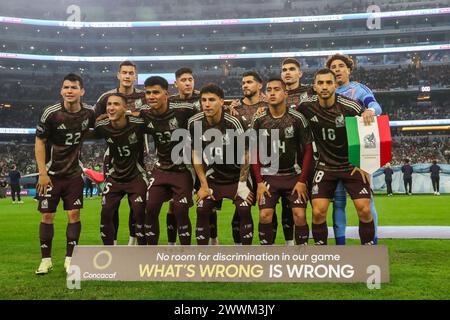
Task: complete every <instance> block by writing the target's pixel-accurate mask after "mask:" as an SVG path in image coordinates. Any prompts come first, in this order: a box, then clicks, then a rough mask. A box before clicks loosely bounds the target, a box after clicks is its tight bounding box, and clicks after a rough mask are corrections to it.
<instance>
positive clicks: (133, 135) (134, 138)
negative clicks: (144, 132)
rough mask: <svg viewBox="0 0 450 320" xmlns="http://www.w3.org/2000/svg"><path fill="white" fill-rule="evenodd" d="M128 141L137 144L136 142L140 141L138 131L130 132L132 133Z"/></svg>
mask: <svg viewBox="0 0 450 320" xmlns="http://www.w3.org/2000/svg"><path fill="white" fill-rule="evenodd" d="M128 142H129V143H130V144H135V143H137V142H138V138H137V136H136V132H133V133H132V134H130V135H129V136H128Z"/></svg>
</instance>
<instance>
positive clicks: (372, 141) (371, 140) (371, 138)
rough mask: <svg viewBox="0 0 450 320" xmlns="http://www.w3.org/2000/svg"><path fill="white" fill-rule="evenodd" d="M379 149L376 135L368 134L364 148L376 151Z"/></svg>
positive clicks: (365, 137)
mask: <svg viewBox="0 0 450 320" xmlns="http://www.w3.org/2000/svg"><path fill="white" fill-rule="evenodd" d="M376 147H377V141H376V138H375V133H373V132H372V133H371V134H367V135H365V136H364V148H366V149H375V148H376Z"/></svg>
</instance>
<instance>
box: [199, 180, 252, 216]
mask: <svg viewBox="0 0 450 320" xmlns="http://www.w3.org/2000/svg"><path fill="white" fill-rule="evenodd" d="M208 186H209V188H210V189H211V190H212V195H213V197H214V199H215V200H212V199H211V198H210V197H208V198H206V199H205V201H206V202H210V201H213V202H214V205H213V206H212V207H213V208H215V209H217V210H220V209H221V207H222V200H223V199H230V200H232V201H233V202H234V204H235V205H236V206H245V207H248V204H247V203H246V201H245V200H244V199H241V198H240V197H236V193H237V189H238V182H236V183H227V184H220V183H215V182H212V181H208ZM235 198H236V199H235ZM244 202H245V203H244ZM203 206H204V204H203V203H199V204H198V207H203ZM205 206H206V204H205ZM208 206H209V204H208Z"/></svg>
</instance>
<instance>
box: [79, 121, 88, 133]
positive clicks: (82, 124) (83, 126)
mask: <svg viewBox="0 0 450 320" xmlns="http://www.w3.org/2000/svg"><path fill="white" fill-rule="evenodd" d="M88 128H89V119H86V120H84V121H83V122H82V123H81V131H84V130H87V129H88Z"/></svg>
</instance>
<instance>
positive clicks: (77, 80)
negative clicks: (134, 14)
mask: <svg viewBox="0 0 450 320" xmlns="http://www.w3.org/2000/svg"><path fill="white" fill-rule="evenodd" d="M83 95H84V88H83V80H82V79H81V77H79V76H78V75H75V74H72V73H71V74H68V75H67V76H65V77H64V80H63V82H62V86H61V96H62V99H63V101H62V102H60V103H57V104H55V105H52V106H48V107H46V108H45V109H44V110H43V112H42V114H41V116H40V118H39V122H38V125H37V128H36V142H35V155H36V162H37V166H38V170H39V180H38V183H37V186H36V189H37V190H36V191H37V193H38V196H39V198H38V200H39V205H38V209H39V211H40V212H41V213H42V218H41V223H40V227H39V238H40V242H41V254H42V261H41V263H40V265H39V267H38V269H37V270H36V274H38V275H43V274H47V273H48V272H49V271H50V270H52V268H53V264H52V260H51V250H52V240H53V234H54V227H53V221H54V219H55V213H56V209H57V207H58V203H59V201H60V199H62V200H63V202H64V210H66V211H67V217H68V219H69V223H68V225H67V231H66V237H67V249H66V258H65V261H64V268H65V269H66V270H68V268H69V266H70V260H71V257H72V253H73V248H74V246H75V245H76V244H78V240H79V238H80V232H81V222H80V209H81V208H82V207H83V187H84V182H83V178H82V169H81V167H80V153H81V145H82V142H83V140H84V139H85V138H86V134H87V133H88V131H89V128H91V127H93V126H94V121H95V116H94V111H93V110H92V108H91V107H90V106H87V105H85V104H83V103H81V97H82V96H83Z"/></svg>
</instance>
